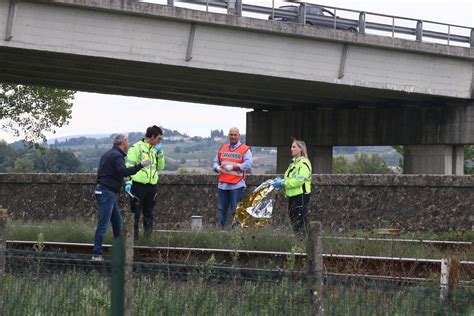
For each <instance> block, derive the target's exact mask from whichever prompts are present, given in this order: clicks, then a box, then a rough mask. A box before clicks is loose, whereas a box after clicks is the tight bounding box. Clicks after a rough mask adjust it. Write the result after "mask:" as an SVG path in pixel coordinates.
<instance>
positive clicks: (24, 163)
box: [13, 157, 35, 172]
mask: <svg viewBox="0 0 474 316" xmlns="http://www.w3.org/2000/svg"><path fill="white" fill-rule="evenodd" d="M34 166H35V163H34V161H33V160H32V159H31V158H28V157H24V158H18V159H17V160H16V161H15V168H14V169H13V171H14V172H33V170H34Z"/></svg>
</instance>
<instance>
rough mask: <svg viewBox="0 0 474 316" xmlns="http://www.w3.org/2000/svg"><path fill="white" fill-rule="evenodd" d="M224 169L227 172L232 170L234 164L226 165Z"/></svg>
mask: <svg viewBox="0 0 474 316" xmlns="http://www.w3.org/2000/svg"><path fill="white" fill-rule="evenodd" d="M224 170H225V171H227V172H230V171H232V170H234V166H232V165H224Z"/></svg>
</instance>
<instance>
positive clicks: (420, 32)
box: [415, 21, 423, 42]
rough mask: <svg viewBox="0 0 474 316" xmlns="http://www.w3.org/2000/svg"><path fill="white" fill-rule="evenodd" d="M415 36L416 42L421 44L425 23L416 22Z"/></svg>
mask: <svg viewBox="0 0 474 316" xmlns="http://www.w3.org/2000/svg"><path fill="white" fill-rule="evenodd" d="M415 35H416V40H417V41H418V42H421V41H422V39H423V21H417V22H416V31H415Z"/></svg>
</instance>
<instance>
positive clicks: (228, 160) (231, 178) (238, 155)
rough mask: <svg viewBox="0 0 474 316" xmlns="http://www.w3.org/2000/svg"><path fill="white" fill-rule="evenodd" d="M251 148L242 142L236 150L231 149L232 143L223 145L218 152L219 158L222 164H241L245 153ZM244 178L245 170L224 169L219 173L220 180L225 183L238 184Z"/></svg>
mask: <svg viewBox="0 0 474 316" xmlns="http://www.w3.org/2000/svg"><path fill="white" fill-rule="evenodd" d="M249 149H250V147H249V146H247V145H245V144H241V145H240V146H239V147H237V148H236V149H234V150H231V149H230V144H226V145H222V147H221V148H220V149H219V151H218V152H217V158H218V159H219V161H220V162H221V166H225V165H237V164H241V163H243V162H244V156H245V153H246V152H247V150H249ZM242 179H245V170H238V171H225V170H222V172H221V173H220V174H219V179H218V181H219V182H223V183H229V184H236V183H238V182H239V181H240V180H242Z"/></svg>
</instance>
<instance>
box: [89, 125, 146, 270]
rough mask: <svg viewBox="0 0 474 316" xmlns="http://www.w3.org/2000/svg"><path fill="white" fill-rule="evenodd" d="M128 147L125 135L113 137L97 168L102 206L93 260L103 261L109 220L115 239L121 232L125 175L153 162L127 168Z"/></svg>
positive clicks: (98, 192)
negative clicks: (121, 206) (119, 201)
mask: <svg viewBox="0 0 474 316" xmlns="http://www.w3.org/2000/svg"><path fill="white" fill-rule="evenodd" d="M127 150H128V138H127V136H125V135H123V134H117V135H115V137H114V145H113V147H112V149H110V150H108V151H107V152H106V153H105V154H103V155H102V157H101V158H100V162H99V169H98V170H97V185H96V187H95V197H96V200H97V206H98V208H99V221H98V223H97V228H96V231H95V237H94V249H93V257H92V260H94V261H103V260H104V259H103V257H102V254H103V249H102V243H103V241H104V235H105V233H106V232H107V228H108V226H109V223H110V222H111V223H112V230H113V233H114V238H117V237H118V236H119V235H120V230H121V228H122V216H121V215H120V209H119V207H118V203H117V195H118V193H119V191H120V188H121V187H122V186H123V184H124V180H123V178H124V177H126V176H131V175H133V174H135V173H137V172H138V171H139V170H140V169H142V168H143V167H146V166H148V165H149V164H150V161H149V160H144V161H142V162H141V163H139V164H137V165H135V166H131V167H128V168H127V167H126V166H125V155H126V152H127Z"/></svg>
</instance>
